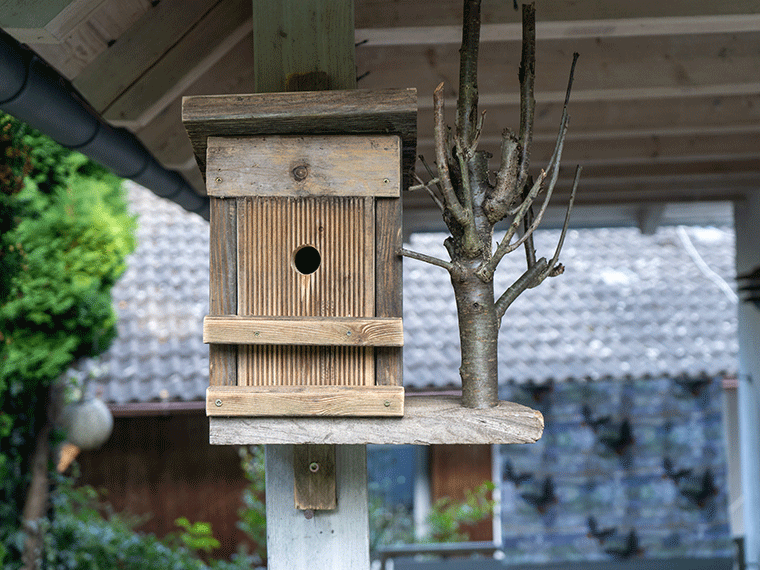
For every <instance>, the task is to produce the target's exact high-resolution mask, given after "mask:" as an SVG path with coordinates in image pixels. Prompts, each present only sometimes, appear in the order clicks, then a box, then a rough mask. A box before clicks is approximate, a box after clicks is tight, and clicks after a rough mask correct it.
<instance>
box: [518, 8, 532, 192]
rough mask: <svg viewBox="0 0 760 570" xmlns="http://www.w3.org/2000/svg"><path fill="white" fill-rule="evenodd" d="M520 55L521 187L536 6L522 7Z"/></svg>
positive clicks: (529, 120) (528, 138)
mask: <svg viewBox="0 0 760 570" xmlns="http://www.w3.org/2000/svg"><path fill="white" fill-rule="evenodd" d="M522 35H523V40H522V57H521V59H520V74H519V77H520V150H521V156H520V169H519V173H518V177H517V188H518V189H522V187H523V186H524V185H525V181H526V180H527V178H528V167H529V166H530V148H531V143H532V141H533V120H534V117H535V112H536V98H535V96H534V94H533V89H534V84H535V82H536V6H535V4H533V3H531V4H523V7H522Z"/></svg>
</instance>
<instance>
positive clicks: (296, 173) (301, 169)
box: [291, 164, 309, 182]
mask: <svg viewBox="0 0 760 570" xmlns="http://www.w3.org/2000/svg"><path fill="white" fill-rule="evenodd" d="M291 174H293V178H295V179H296V181H297V182H301V181H302V180H305V179H306V177H307V176H308V175H309V169H308V168H307V167H306V165H304V164H299V165H298V166H296V167H295V168H294V169H293V170H292V172H291Z"/></svg>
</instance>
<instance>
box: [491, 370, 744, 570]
mask: <svg viewBox="0 0 760 570" xmlns="http://www.w3.org/2000/svg"><path fill="white" fill-rule="evenodd" d="M500 397H501V398H502V399H505V400H511V401H516V402H520V403H523V404H525V405H528V406H530V407H532V408H535V409H538V410H540V411H541V412H542V413H543V414H544V419H545V422H546V428H545V431H544V435H543V437H542V439H541V440H540V441H539V442H537V443H535V444H532V445H508V446H502V448H501V461H502V465H501V467H502V473H503V476H502V479H503V481H502V512H501V516H502V525H503V527H502V528H503V538H504V548H505V552H506V555H507V557H506V562H507V563H509V564H512V563H515V564H516V563H531V562H532V563H540V562H550V561H551V562H560V561H571V560H613V559H635V558H638V557H643V558H670V557H687V556H688V557H712V556H716V557H718V556H720V557H726V556H731V555H732V554H733V546H732V543H731V537H730V528H729V520H728V506H727V505H728V492H727V489H728V485H727V467H726V463H725V454H724V433H723V423H722V398H723V395H722V387H721V382H720V379H708V378H703V379H696V380H695V381H691V380H686V379H664V378H663V379H645V380H623V381H620V380H615V381H613V380H606V381H595V382H565V383H561V384H556V385H553V386H552V385H546V386H530V385H529V386H517V385H507V386H503V387H502V389H501V394H500ZM584 407H585V408H586V413H585V414H584ZM625 422H627V423H628V427H629V428H630V430H627V429H626V428H625V427H622V426H623V424H624V423H625ZM627 431H628V433H626V432H627ZM629 435H630V436H631V437H628V436H629ZM668 460H669V462H670V464H671V466H670V467H669V468H666V463H667V462H668ZM589 517H594V519H596V523H597V525H596V526H597V531H598V536H594V535H593V534H592V533H591V532H590V527H589V520H588V519H589ZM603 531H608V533H604V532H603ZM609 533H611V534H609ZM631 533H633V535H632V534H631ZM607 534H609V536H607Z"/></svg>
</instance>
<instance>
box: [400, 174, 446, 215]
mask: <svg viewBox="0 0 760 570" xmlns="http://www.w3.org/2000/svg"><path fill="white" fill-rule="evenodd" d="M414 178H415V179H416V180H417V182H419V184H415V185H414V186H410V187H409V188H408V189H407V192H414V191H415V190H422V189H425V190H427V193H428V194H429V195H430V197H431V198H432V199H433V202H435V204H436V206H438V208H439V209H440V210H441V212H443V211H445V208H444V206H443V202H441V199H440V198H439V197H438V196H436V194H435V192H433V189H432V188H431V187H430V185H431V184H437V183H438V179H437V178H433V179H432V180H429V181H428V182H425V181H424V180H422V178H420V177H419V176H418V175H417V174H416V173H415V175H414Z"/></svg>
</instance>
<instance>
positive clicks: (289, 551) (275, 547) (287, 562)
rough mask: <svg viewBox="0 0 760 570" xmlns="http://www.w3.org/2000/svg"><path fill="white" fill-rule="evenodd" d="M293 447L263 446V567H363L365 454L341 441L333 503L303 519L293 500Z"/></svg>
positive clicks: (362, 449)
mask: <svg viewBox="0 0 760 570" xmlns="http://www.w3.org/2000/svg"><path fill="white" fill-rule="evenodd" d="M293 449H294V447H293V446H291V445H273V446H267V448H266V469H267V476H266V496H267V501H266V504H267V521H268V524H267V558H268V562H267V567H268V568H269V570H306V569H310V570H321V569H325V570H327V569H329V570H364V569H367V568H369V567H370V566H369V526H368V524H367V520H368V519H367V517H368V504H369V501H368V500H367V453H366V448H365V447H364V446H363V445H342V446H339V447H338V448H337V449H336V453H335V467H336V469H335V478H336V481H337V497H338V500H337V508H336V509H335V510H332V511H315V512H314V513H313V516H312V517H310V518H306V517H305V516H304V511H301V510H299V509H297V508H295V506H294V504H293V488H294V484H295V481H294V473H293Z"/></svg>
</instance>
